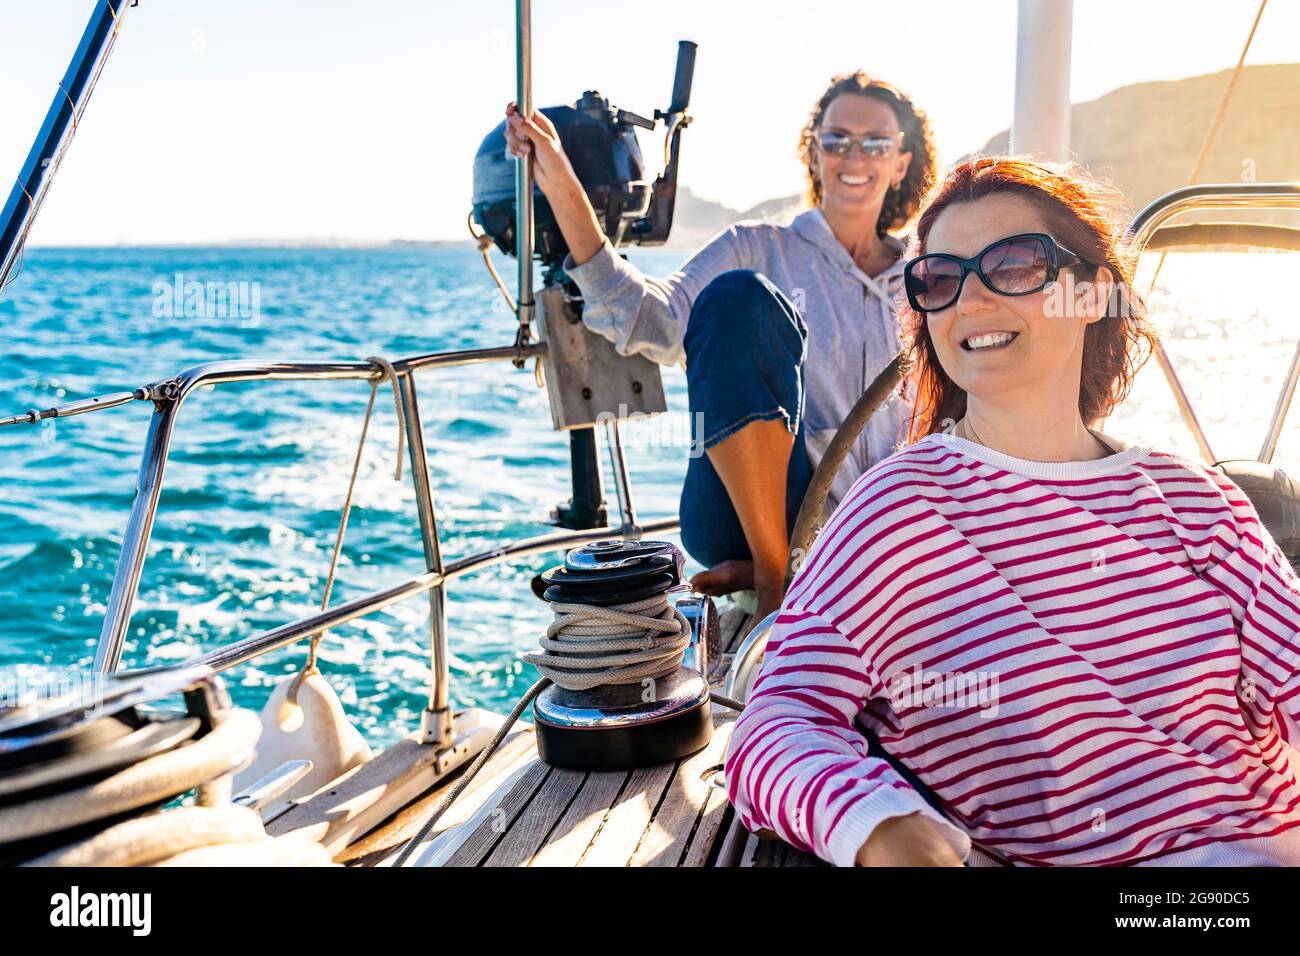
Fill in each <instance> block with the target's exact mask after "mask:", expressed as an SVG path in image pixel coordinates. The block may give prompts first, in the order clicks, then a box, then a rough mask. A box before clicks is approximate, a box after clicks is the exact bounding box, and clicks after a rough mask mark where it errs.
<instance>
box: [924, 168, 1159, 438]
mask: <svg viewBox="0 0 1300 956" xmlns="http://www.w3.org/2000/svg"><path fill="white" fill-rule="evenodd" d="M1001 194H1011V195H1016V196H1023V197H1024V198H1025V199H1027V200H1029V201H1030V202H1031V203H1033V205H1034V206H1035V207H1037V209H1038V210H1039V212H1040V213H1041V214H1042V216H1043V219H1044V221H1045V223H1046V224H1047V226H1048V231H1049V232H1050V233H1051V234H1052V235H1053V237H1054V238H1056V239H1057V240H1059V241H1060V242H1061V243H1062V244H1063V245H1064V246H1066V247H1068V248H1069V249H1070V250H1071V251H1073V252H1075V253H1077V254H1078V255H1079V256H1080V257H1082V258H1083V259H1084V260H1086V261H1087V262H1088V263H1090V264H1092V268H1093V269H1095V268H1096V267H1097V266H1101V265H1104V266H1105V267H1106V268H1107V269H1109V270H1110V272H1111V275H1112V276H1113V277H1114V281H1115V285H1114V289H1113V291H1112V293H1111V295H1110V297H1109V301H1108V303H1107V306H1106V312H1105V314H1104V316H1103V318H1102V319H1100V320H1099V321H1096V322H1093V323H1091V324H1090V325H1089V326H1088V328H1087V330H1086V331H1085V333H1084V340H1083V368H1082V374H1081V375H1080V379H1079V415H1080V417H1081V418H1082V419H1083V423H1084V424H1085V425H1087V426H1092V425H1094V424H1095V423H1097V422H1098V421H1100V420H1101V419H1103V418H1105V417H1106V416H1107V415H1109V414H1110V413H1111V411H1112V410H1113V409H1114V408H1115V406H1116V405H1118V404H1119V403H1120V402H1122V401H1123V400H1124V398H1125V396H1127V395H1128V392H1129V389H1130V388H1131V387H1132V385H1133V378H1134V376H1135V375H1136V374H1137V371H1138V369H1140V368H1141V367H1142V365H1143V364H1144V363H1145V362H1146V360H1147V359H1148V358H1149V357H1150V355H1151V351H1152V348H1153V346H1154V345H1155V341H1156V337H1155V333H1154V331H1152V329H1151V326H1150V324H1149V323H1148V322H1147V320H1146V314H1145V307H1144V306H1143V305H1142V303H1141V302H1140V300H1139V299H1138V297H1137V296H1136V295H1135V294H1134V292H1133V290H1132V285H1133V272H1134V269H1135V268H1136V264H1137V257H1136V256H1135V255H1133V253H1132V252H1131V250H1130V248H1129V246H1128V244H1127V242H1126V241H1125V239H1124V238H1123V231H1122V228H1121V227H1120V226H1119V225H1118V220H1117V219H1116V217H1115V215H1114V213H1113V212H1112V210H1113V209H1114V207H1115V205H1117V203H1115V202H1114V198H1115V197H1114V196H1113V195H1111V194H1110V192H1109V191H1108V190H1107V189H1106V188H1105V187H1103V186H1102V185H1101V184H1099V183H1098V182H1096V181H1095V180H1093V179H1091V178H1089V177H1087V176H1086V175H1084V174H1081V173H1079V172H1077V171H1075V170H1069V171H1061V170H1057V169H1054V168H1052V167H1049V166H1046V165H1043V164H1041V163H1037V162H1034V161H1032V160H1028V159H1021V158H1017V157H1007V156H986V157H981V158H978V159H974V160H970V161H968V162H965V163H962V164H961V165H960V166H957V167H956V168H954V169H953V170H952V171H951V172H950V173H949V174H948V175H947V177H946V178H945V179H944V181H943V183H942V184H941V185H940V186H939V188H938V190H937V191H936V192H935V194H934V196H933V198H932V199H931V200H930V203H929V204H928V205H927V206H926V207H925V209H924V210H923V211H922V213H921V216H920V218H919V219H918V220H917V224H916V243H917V245H918V251H917V253H916V254H917V255H924V254H925V251H926V242H927V240H928V239H929V236H930V230H931V229H932V228H933V226H934V222H935V220H936V219H938V218H939V215H940V214H941V213H942V212H943V211H944V210H945V209H947V208H948V207H949V206H952V205H954V204H957V203H969V202H974V201H976V200H977V199H982V198H984V197H985V196H992V195H1001ZM1074 268H1076V269H1078V268H1086V267H1078V266H1076V267H1074ZM899 327H900V332H901V335H902V339H903V343H904V344H905V345H906V346H908V348H909V351H910V353H911V357H912V363H913V365H912V375H911V381H912V384H913V387H914V388H915V391H916V395H915V398H914V401H913V411H912V417H911V422H910V425H909V428H908V440H909V441H913V442H915V441H918V440H920V439H921V438H924V437H925V436H926V435H930V434H933V433H934V432H938V431H942V430H943V429H944V427H945V422H955V421H957V420H958V419H960V418H961V417H962V416H963V415H965V414H966V392H965V390H964V389H962V388H961V386H959V385H958V384H957V383H956V382H954V381H953V380H952V379H951V378H949V377H948V373H947V372H945V371H944V369H943V366H942V365H940V363H939V357H938V354H937V353H936V352H935V348H934V342H933V341H932V340H931V338H930V330H929V327H928V324H927V322H926V318H925V315H924V314H920V313H917V312H915V311H913V310H912V308H911V307H910V306H909V305H907V304H906V303H904V304H903V306H902V307H901V309H900V311H899Z"/></svg>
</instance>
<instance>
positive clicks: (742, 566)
mask: <svg viewBox="0 0 1300 956" xmlns="http://www.w3.org/2000/svg"><path fill="white" fill-rule="evenodd" d="M690 584H691V587H693V588H694V589H695V590H696V591H699V592H700V593H701V594H708V595H710V596H712V597H721V596H722V595H724V594H730V593H732V592H733V591H752V590H753V589H754V562H753V561H751V560H749V559H748V558H733V559H732V560H730V561H723V562H722V563H721V564H715V565H714V566H713V567H711V568H709V569H708V570H707V571H701V572H700V573H699V574H697V575H695V577H693V578H691V581H690Z"/></svg>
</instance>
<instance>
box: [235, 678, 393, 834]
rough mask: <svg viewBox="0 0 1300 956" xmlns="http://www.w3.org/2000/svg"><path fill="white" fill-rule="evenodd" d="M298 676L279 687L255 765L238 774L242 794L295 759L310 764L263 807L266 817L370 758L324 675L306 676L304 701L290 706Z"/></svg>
mask: <svg viewBox="0 0 1300 956" xmlns="http://www.w3.org/2000/svg"><path fill="white" fill-rule="evenodd" d="M294 679H295V678H294V677H287V678H285V679H284V680H282V681H281V682H280V683H279V684H277V685H276V687H275V689H274V690H273V691H271V696H270V697H269V698H268V699H267V701H266V706H264V707H263V708H262V713H261V720H262V737H261V739H260V740H259V741H258V743H257V755H256V757H255V758H254V759H253V762H252V764H250V765H249V766H248V767H246V768H245V769H244V770H243V771H241V772H240V773H239V774H237V775H236V776H235V789H236V790H240V789H242V788H244V787H246V786H248V785H249V784H251V783H255V782H256V781H257V780H259V779H261V778H262V777H264V776H265V775H266V774H268V773H270V772H271V771H272V770H274V769H276V768H277V767H279V766H280V765H281V764H283V763H285V762H287V761H290V760H310V761H311V763H312V768H311V770H310V772H308V773H307V775H306V776H305V777H303V778H302V779H301V780H299V781H298V782H297V783H296V784H294V785H293V786H292V787H290V788H289V789H288V790H287V791H286V792H285V793H284V794H283V795H282V796H280V797H279V798H278V799H276V800H273V801H271V802H270V803H269V804H267V806H266V807H264V808H263V809H262V819H263V820H271V819H274V818H275V817H277V816H279V815H280V814H281V813H283V812H284V810H285V809H286V808H287V807H288V806H289V805H290V804H291V803H292V802H293V801H295V800H297V799H298V798H300V797H305V796H309V795H310V794H313V793H315V792H316V791H317V790H319V789H321V788H322V787H324V786H325V785H326V784H328V783H330V782H332V781H334V780H336V779H337V778H338V777H339V776H341V775H342V774H344V773H346V772H347V771H349V770H351V769H352V768H353V767H357V766H360V765H361V764H363V763H365V762H366V761H368V760H369V759H370V756H371V754H370V747H369V746H368V745H367V744H366V741H365V738H363V737H362V736H361V734H360V732H358V730H357V729H356V728H355V727H353V726H352V723H351V722H350V721H349V720H348V718H347V715H346V714H345V713H344V712H343V705H342V704H341V703H340V702H339V698H338V695H337V694H335V693H334V688H333V687H331V686H330V684H329V681H327V680H326V679H325V678H324V677H322V676H321V675H320V674H311V675H309V676H308V677H306V678H304V679H303V681H302V684H301V686H300V687H299V688H298V702H297V704H296V705H295V704H292V703H290V702H289V689H290V687H292V685H293V682H294Z"/></svg>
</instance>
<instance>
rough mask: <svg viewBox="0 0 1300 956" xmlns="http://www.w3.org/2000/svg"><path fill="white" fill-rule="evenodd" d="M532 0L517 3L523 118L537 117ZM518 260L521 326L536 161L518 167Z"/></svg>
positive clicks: (529, 295)
mask: <svg viewBox="0 0 1300 956" xmlns="http://www.w3.org/2000/svg"><path fill="white" fill-rule="evenodd" d="M532 30H533V28H532V11H531V3H530V0H515V51H516V55H515V86H516V90H515V102H516V103H517V104H518V107H519V115H520V116H523V117H524V118H525V119H527V118H529V117H531V116H532V115H533V35H532ZM515 210H516V215H515V220H516V222H515V243H516V245H515V258H516V259H517V260H518V265H519V295H518V297H517V298H516V300H515V301H516V302H517V303H518V308H519V324H520V325H521V326H522V327H523V328H526V329H527V328H531V327H532V320H533V311H534V303H533V246H534V239H533V157H532V154H531V153H530V154H529V155H527V156H525V157H524V158H523V159H522V160H521V161H520V162H518V163H516V164H515Z"/></svg>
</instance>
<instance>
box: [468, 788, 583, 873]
mask: <svg viewBox="0 0 1300 956" xmlns="http://www.w3.org/2000/svg"><path fill="white" fill-rule="evenodd" d="M586 777H587V774H585V773H583V772H581V771H578V770H564V769H562V768H559V767H552V768H551V772H550V773H549V774H547V776H546V781H545V782H544V783H543V784H542V786H541V788H540V789H539V790H538V791H537V793H536V794H535V795H534V796H533V799H532V800H531V801H530V802H529V803H528V806H527V808H526V809H525V810H524V812H523V813H521V814H519V816H518V817H517V818H516V819H515V820H513V821H512V822H511V824H510V829H509V830H507V831H506V833H505V835H504V836H502V837H501V841H500V842H499V843H497V845H496V846H495V847H494V848H493V849H492V852H491V853H490V854H488V856H487V859H485V860H484V861H483V865H484V866H527V865H528V864H529V862H530V861H531V860H532V858H533V855H534V854H535V853H536V852H537V851H538V850H539V849H541V847H542V845H543V844H544V843H545V842H546V837H547V835H548V834H549V833H550V832H551V830H552V829H553V828H554V827H555V823H556V821H558V820H559V819H560V816H561V815H562V814H563V813H564V811H565V810H566V809H567V808H568V806H569V804H570V802H572V800H573V797H574V795H575V794H577V792H578V788H579V787H581V786H582V783H583V780H585V779H586Z"/></svg>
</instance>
